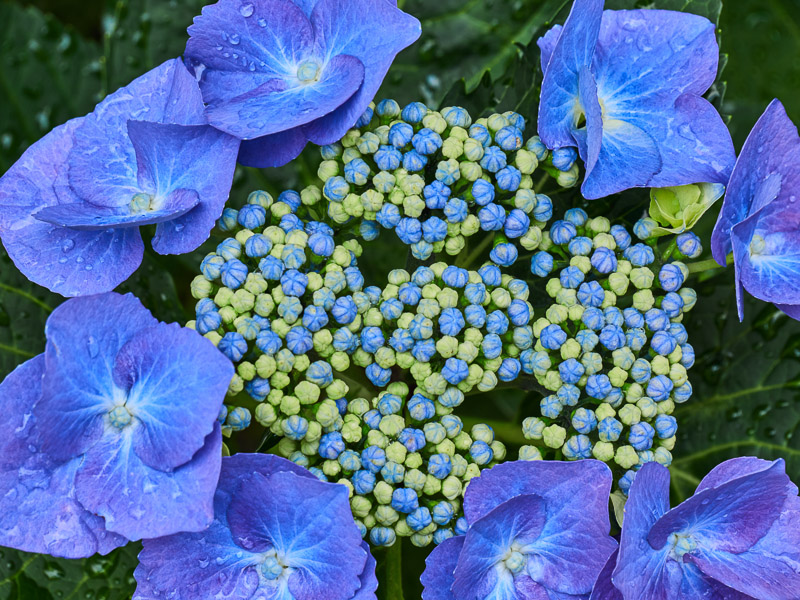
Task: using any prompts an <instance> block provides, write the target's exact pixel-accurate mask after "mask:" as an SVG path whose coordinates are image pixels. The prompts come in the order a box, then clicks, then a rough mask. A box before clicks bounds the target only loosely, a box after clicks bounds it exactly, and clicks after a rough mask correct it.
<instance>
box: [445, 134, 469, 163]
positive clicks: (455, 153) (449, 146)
mask: <svg viewBox="0 0 800 600" xmlns="http://www.w3.org/2000/svg"><path fill="white" fill-rule="evenodd" d="M463 153H464V142H462V141H461V140H457V139H455V138H452V137H450V138H447V139H446V140H445V141H444V143H443V144H442V156H444V157H445V158H448V159H450V160H452V161H453V162H455V164H456V167H457V166H458V162H457V160H456V159H458V158H460V157H461V155H462V154H463Z"/></svg>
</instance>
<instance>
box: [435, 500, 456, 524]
mask: <svg viewBox="0 0 800 600" xmlns="http://www.w3.org/2000/svg"><path fill="white" fill-rule="evenodd" d="M455 514H456V511H455V509H454V508H453V505H452V504H450V503H449V502H447V501H446V500H442V501H441V502H439V503H438V504H436V505H435V506H434V507H433V514H432V518H433V522H434V523H436V524H437V525H447V524H448V523H449V522H450V521H452V520H453V517H454V516H455Z"/></svg>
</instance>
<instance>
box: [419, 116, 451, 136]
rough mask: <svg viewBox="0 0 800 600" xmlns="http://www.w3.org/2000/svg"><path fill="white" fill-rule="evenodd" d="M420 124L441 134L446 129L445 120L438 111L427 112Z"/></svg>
mask: <svg viewBox="0 0 800 600" xmlns="http://www.w3.org/2000/svg"><path fill="white" fill-rule="evenodd" d="M422 126H423V127H427V128H428V129H433V130H434V131H435V132H436V133H438V134H439V135H441V134H443V133H444V132H445V130H446V129H447V121H445V120H444V117H443V116H442V115H441V114H439V113H438V112H429V113H428V114H427V115H425V117H424V118H423V119H422Z"/></svg>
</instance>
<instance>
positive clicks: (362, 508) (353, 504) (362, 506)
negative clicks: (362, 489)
mask: <svg viewBox="0 0 800 600" xmlns="http://www.w3.org/2000/svg"><path fill="white" fill-rule="evenodd" d="M350 508H351V509H352V511H353V516H355V517H358V518H364V517H366V516H367V515H368V514H369V511H370V509H371V508H372V502H370V501H369V500H368V499H367V498H365V497H364V496H353V497H352V498H351V499H350Z"/></svg>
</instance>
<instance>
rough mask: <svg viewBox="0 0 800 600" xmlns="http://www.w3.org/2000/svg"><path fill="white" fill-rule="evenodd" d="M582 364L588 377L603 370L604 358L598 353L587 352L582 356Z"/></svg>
mask: <svg viewBox="0 0 800 600" xmlns="http://www.w3.org/2000/svg"><path fill="white" fill-rule="evenodd" d="M581 364H582V365H583V368H584V369H585V370H586V376H587V377H588V376H589V375H594V374H596V373H599V372H600V371H602V370H603V358H602V357H601V356H600V355H599V354H598V353H597V352H586V353H585V354H584V355H583V356H581Z"/></svg>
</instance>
